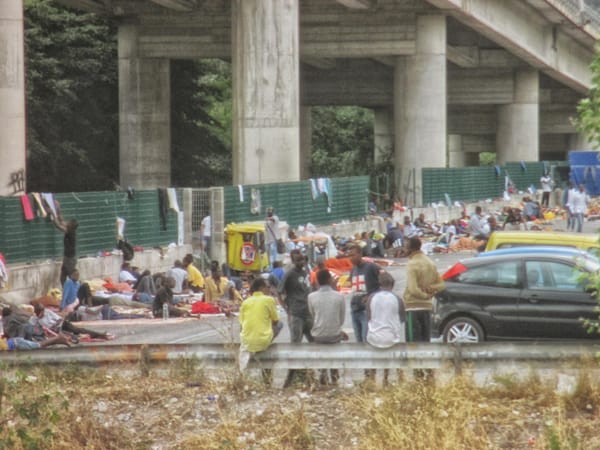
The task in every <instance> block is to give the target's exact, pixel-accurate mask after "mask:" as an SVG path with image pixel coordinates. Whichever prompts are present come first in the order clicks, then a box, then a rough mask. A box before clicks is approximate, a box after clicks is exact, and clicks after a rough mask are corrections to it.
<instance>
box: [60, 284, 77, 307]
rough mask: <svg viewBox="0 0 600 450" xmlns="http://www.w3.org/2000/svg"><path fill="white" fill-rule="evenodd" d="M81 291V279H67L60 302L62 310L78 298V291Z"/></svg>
mask: <svg viewBox="0 0 600 450" xmlns="http://www.w3.org/2000/svg"><path fill="white" fill-rule="evenodd" d="M78 291H79V281H73V280H71V279H70V278H67V279H66V280H65V285H64V286H63V294H62V300H61V302H60V310H61V311H62V310H63V309H65V308H66V307H67V306H69V305H70V304H71V303H74V302H75V300H76V299H77V292H78Z"/></svg>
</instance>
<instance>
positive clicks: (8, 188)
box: [0, 0, 27, 196]
mask: <svg viewBox="0 0 600 450" xmlns="http://www.w3.org/2000/svg"><path fill="white" fill-rule="evenodd" d="M23 39H24V38H23V2H22V1H21V0H10V1H8V0H5V1H0V196H5V195H15V194H23V193H25V190H26V186H25V165H26V159H27V155H26V144H25V74H24V72H25V62H24V47H23V46H24V41H23Z"/></svg>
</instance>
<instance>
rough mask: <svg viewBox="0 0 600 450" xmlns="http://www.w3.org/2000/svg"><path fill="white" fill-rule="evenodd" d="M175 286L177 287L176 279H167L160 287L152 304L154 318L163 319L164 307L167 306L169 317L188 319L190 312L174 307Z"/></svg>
mask: <svg viewBox="0 0 600 450" xmlns="http://www.w3.org/2000/svg"><path fill="white" fill-rule="evenodd" d="M173 286H175V278H173V277H167V278H166V280H165V284H164V285H163V286H161V287H160V289H159V290H158V291H157V292H156V295H155V296H154V302H153V304H152V314H153V315H154V317H155V318H156V317H163V307H164V306H163V305H165V304H166V305H167V310H168V311H169V317H186V316H188V315H189V314H188V312H187V311H185V310H183V309H179V308H176V307H175V306H173Z"/></svg>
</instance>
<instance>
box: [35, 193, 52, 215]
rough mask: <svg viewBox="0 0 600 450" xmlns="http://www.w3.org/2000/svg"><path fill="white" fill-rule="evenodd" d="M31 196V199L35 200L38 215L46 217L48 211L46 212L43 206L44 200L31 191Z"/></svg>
mask: <svg viewBox="0 0 600 450" xmlns="http://www.w3.org/2000/svg"><path fill="white" fill-rule="evenodd" d="M31 196H32V197H33V200H35V202H34V204H35V209H36V210H37V215H38V217H46V216H47V215H48V213H47V212H46V208H44V202H43V201H42V197H41V196H40V194H39V193H37V192H32V193H31Z"/></svg>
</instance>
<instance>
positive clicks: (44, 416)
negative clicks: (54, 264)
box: [0, 360, 600, 450]
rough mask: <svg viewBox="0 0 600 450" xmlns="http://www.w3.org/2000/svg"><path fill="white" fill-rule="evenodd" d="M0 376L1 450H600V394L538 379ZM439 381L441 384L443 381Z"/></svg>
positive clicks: (193, 372)
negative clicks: (284, 385)
mask: <svg viewBox="0 0 600 450" xmlns="http://www.w3.org/2000/svg"><path fill="white" fill-rule="evenodd" d="M3 369H5V368H0V373H2V375H0V450H4V449H10V450H13V449H14V450H20V449H27V450H34V449H69V450H71V449H77V448H86V449H119V450H128V449H186V450H187V449H203V450H204V449H207V450H213V449H214V450H222V449H223V450H225V449H231V450H242V449H243V450H250V449H253V450H258V449H264V450H275V449H277V450H279V449H293V450H295V449H298V450H304V449H315V450H316V449H323V450H329V449H331V450H333V449H336V450H337V449H348V448H356V449H366V450H369V449H373V450H374V449H377V450H386V449H390V450H391V449H393V450H397V449H416V450H419V449H436V450H438V449H439V450H443V449H452V450H457V449H469V450H478V449H534V450H537V449H552V450H559V449H569V450H572V449H586V450H587V449H600V437H599V436H600V433H598V431H597V428H598V424H599V423H600V422H599V420H598V411H599V407H600V386H599V385H598V384H595V383H594V382H592V381H591V378H590V377H589V376H588V375H587V374H584V375H582V376H581V377H580V379H579V380H578V383H577V387H576V389H575V391H574V392H573V393H571V394H568V395H567V394H558V393H557V392H556V390H555V386H554V385H549V384H546V383H544V382H542V381H540V380H539V379H538V378H536V377H535V376H533V375H532V376H531V377H529V378H528V379H526V380H524V381H523V380H519V379H517V378H516V377H511V376H503V377H497V378H496V379H495V380H494V382H493V383H490V384H489V385H488V386H486V387H479V386H477V385H475V383H473V381H472V380H470V379H469V378H468V377H461V378H455V379H453V380H452V381H451V382H449V383H446V384H444V385H436V386H434V385H430V384H427V383H424V382H421V381H405V382H402V383H399V384H397V385H392V386H389V387H385V388H378V387H373V386H371V387H370V388H369V387H355V388H348V389H347V388H317V387H314V386H313V387H312V388H311V387H308V388H305V389H301V388H298V389H290V390H282V389H278V388H269V387H265V386H263V385H262V384H261V383H259V382H258V381H256V380H253V379H251V378H243V377H239V376H236V375H235V374H233V373H228V372H222V373H221V374H220V378H218V377H214V376H211V377H210V378H209V377H208V376H206V374H205V373H204V372H203V370H202V367H201V366H200V364H199V363H198V362H197V361H194V360H189V361H180V362H176V363H172V364H171V366H170V367H169V369H168V370H166V371H165V370H160V371H158V370H155V369H153V368H150V371H149V374H150V376H147V377H144V376H141V375H139V373H140V371H141V370H137V371H135V372H134V371H127V372H125V371H123V372H119V371H118V370H115V369H114V368H112V369H110V370H103V369H91V368H80V367H76V366H67V367H62V368H48V367H41V368H30V369H27V371H22V370H18V371H17V370H3ZM438 384H440V383H438Z"/></svg>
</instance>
